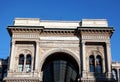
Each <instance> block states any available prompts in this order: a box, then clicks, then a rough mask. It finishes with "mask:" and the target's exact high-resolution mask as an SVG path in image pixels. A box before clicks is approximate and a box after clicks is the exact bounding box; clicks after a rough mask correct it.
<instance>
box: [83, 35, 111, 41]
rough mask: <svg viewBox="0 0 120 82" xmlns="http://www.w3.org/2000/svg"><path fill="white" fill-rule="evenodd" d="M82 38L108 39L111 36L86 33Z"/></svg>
mask: <svg viewBox="0 0 120 82" xmlns="http://www.w3.org/2000/svg"><path fill="white" fill-rule="evenodd" d="M82 39H88V40H90V39H93V40H96V39H97V40H101V39H104V40H105V39H106V40H109V39H110V38H109V36H103V35H97V36H95V35H93V36H90V35H84V36H82Z"/></svg>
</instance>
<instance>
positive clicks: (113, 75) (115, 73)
mask: <svg viewBox="0 0 120 82" xmlns="http://www.w3.org/2000/svg"><path fill="white" fill-rule="evenodd" d="M112 77H113V79H115V80H117V71H116V69H113V70H112Z"/></svg>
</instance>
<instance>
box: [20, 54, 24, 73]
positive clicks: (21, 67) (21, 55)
mask: <svg viewBox="0 0 120 82" xmlns="http://www.w3.org/2000/svg"><path fill="white" fill-rule="evenodd" d="M23 69H24V55H23V54H20V55H19V71H20V72H22V71H23Z"/></svg>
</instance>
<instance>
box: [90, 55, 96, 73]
mask: <svg viewBox="0 0 120 82" xmlns="http://www.w3.org/2000/svg"><path fill="white" fill-rule="evenodd" d="M94 60H95V59H94V56H93V55H91V56H90V57H89V70H90V72H95V63H94Z"/></svg>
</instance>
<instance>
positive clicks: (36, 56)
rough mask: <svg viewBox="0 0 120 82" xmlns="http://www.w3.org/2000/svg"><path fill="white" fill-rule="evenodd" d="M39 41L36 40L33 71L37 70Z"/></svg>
mask: <svg viewBox="0 0 120 82" xmlns="http://www.w3.org/2000/svg"><path fill="white" fill-rule="evenodd" d="M38 56H39V41H36V54H35V71H36V72H37V71H38V58H39V57H38Z"/></svg>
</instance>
